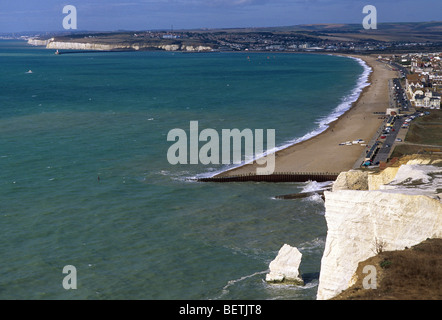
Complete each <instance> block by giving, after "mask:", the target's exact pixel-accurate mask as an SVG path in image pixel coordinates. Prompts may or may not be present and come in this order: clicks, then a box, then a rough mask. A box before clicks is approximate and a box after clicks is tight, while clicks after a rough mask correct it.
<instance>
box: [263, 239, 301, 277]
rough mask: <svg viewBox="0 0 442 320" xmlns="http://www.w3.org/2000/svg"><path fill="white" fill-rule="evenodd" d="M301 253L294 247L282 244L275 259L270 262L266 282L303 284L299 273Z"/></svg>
mask: <svg viewBox="0 0 442 320" xmlns="http://www.w3.org/2000/svg"><path fill="white" fill-rule="evenodd" d="M301 258H302V253H301V252H299V250H298V249H297V248H295V247H291V246H289V245H288V244H284V246H282V248H281V249H280V250H279V252H278V255H277V257H276V258H275V260H273V261H272V262H270V265H269V268H270V272H269V273H268V274H267V275H266V281H267V282H277V283H281V282H284V283H293V284H299V285H300V284H303V280H302V279H301V278H300V275H299V265H300V264H301Z"/></svg>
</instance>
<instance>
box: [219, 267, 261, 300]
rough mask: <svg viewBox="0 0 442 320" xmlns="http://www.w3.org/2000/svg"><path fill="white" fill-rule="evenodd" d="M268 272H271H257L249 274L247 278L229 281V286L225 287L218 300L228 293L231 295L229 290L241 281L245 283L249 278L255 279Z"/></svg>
mask: <svg viewBox="0 0 442 320" xmlns="http://www.w3.org/2000/svg"><path fill="white" fill-rule="evenodd" d="M268 272H269V270H265V271H258V272H255V273H252V274H249V275H247V276H243V277H241V278H238V279H234V280H229V281H228V282H227V284H226V285H225V286H224V287H223V289H222V292H221V294H220V295H219V297H218V298H217V299H221V298H222V297H223V296H225V295H226V294H228V293H229V290H228V289H229V288H230V287H231V286H234V285H235V284H237V283H238V282H241V281H244V280H246V279H249V278H252V277H255V276H257V275H260V274H264V273H268Z"/></svg>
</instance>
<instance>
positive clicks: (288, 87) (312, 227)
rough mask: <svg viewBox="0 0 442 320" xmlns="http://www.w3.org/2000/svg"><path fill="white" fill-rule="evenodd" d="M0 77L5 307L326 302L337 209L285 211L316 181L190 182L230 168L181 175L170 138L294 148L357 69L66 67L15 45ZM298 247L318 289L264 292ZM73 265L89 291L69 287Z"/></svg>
mask: <svg viewBox="0 0 442 320" xmlns="http://www.w3.org/2000/svg"><path fill="white" fill-rule="evenodd" d="M0 64H1V66H2V73H0V85H1V91H0V195H1V199H0V298H2V299H315V297H316V291H317V284H318V273H319V271H320V270H319V269H320V259H321V257H322V252H323V248H324V242H325V236H326V223H325V219H324V216H323V213H324V205H323V202H322V200H321V199H320V198H319V197H313V198H309V199H303V200H297V201H282V200H274V199H273V198H272V197H273V196H275V195H280V194H286V193H294V192H300V191H301V190H306V189H312V188H314V187H315V183H308V184H306V183H300V184H295V183H293V184H267V183H244V184H241V183H232V184H213V183H197V182H191V181H188V180H186V178H188V177H194V176H196V175H199V174H207V173H210V172H214V171H218V170H221V169H223V167H221V166H203V165H181V166H172V165H170V164H169V163H168V162H167V158H166V155H167V150H168V148H169V147H170V146H171V144H172V143H171V142H167V139H166V137H167V133H168V132H169V130H171V129H173V128H182V129H184V130H186V131H187V130H188V127H189V121H192V120H198V121H199V125H200V130H202V129H204V128H214V129H216V130H219V132H221V129H224V128H225V129H233V128H239V129H244V128H251V129H276V142H277V145H278V146H282V145H285V144H287V143H289V142H290V141H294V140H296V139H298V138H301V137H303V136H305V135H308V134H309V133H312V132H315V131H317V130H320V129H321V128H322V127H320V124H321V121H322V125H323V124H324V123H325V122H327V121H328V120H327V119H330V117H329V116H330V114H331V113H332V112H333V111H334V110H335V108H337V107H338V106H340V105H341V108H345V102H346V101H347V100H348V99H349V97H351V96H354V94H355V88H356V87H357V86H358V85H360V76H361V73H362V72H363V71H364V68H363V67H362V66H361V65H360V64H359V63H358V62H357V61H355V60H352V59H347V58H342V57H333V56H322V55H290V54H262V53H261V54H258V53H253V54H252V53H250V54H242V53H241V54H240V53H238V54H236V53H209V54H179V53H166V52H137V53H128V52H126V53H87V54H86V53H82V54H65V55H59V56H56V55H54V54H53V51H50V50H49V51H48V50H45V49H41V48H34V47H30V46H28V45H27V44H25V43H24V42H16V41H1V42H0ZM30 69H31V70H32V71H33V73H31V74H28V73H26V72H27V71H28V70H30ZM346 99H347V100H346ZM98 176H99V177H100V180H98ZM284 243H288V244H290V245H292V246H296V247H298V248H299V250H300V251H301V252H302V253H303V261H302V264H301V272H302V274H303V275H304V277H305V280H306V282H307V283H306V286H305V287H293V286H274V285H268V284H266V283H265V281H264V278H265V273H266V271H267V269H268V265H269V263H270V261H271V260H273V259H274V258H275V256H276V255H277V252H278V250H279V249H280V247H281V246H282V245H283V244H284ZM65 265H74V266H75V267H76V268H77V276H78V284H77V285H78V289H77V290H65V289H63V287H62V281H63V278H64V276H65V275H64V274H63V273H62V270H63V267H64V266H65Z"/></svg>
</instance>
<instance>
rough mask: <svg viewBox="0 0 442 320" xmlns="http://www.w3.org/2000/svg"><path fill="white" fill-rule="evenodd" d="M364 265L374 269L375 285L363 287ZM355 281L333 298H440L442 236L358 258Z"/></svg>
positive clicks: (441, 294)
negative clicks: (403, 248) (363, 258)
mask: <svg viewBox="0 0 442 320" xmlns="http://www.w3.org/2000/svg"><path fill="white" fill-rule="evenodd" d="M366 265H373V266H375V267H376V271H377V288H376V289H364V288H363V282H362V281H363V279H364V277H366V276H367V275H368V273H363V272H362V271H363V269H364V267H365V266H366ZM356 276H357V281H356V283H355V285H353V286H352V287H350V288H349V289H347V290H345V291H343V292H342V293H340V294H339V295H338V296H336V297H335V298H333V299H332V300H441V299H442V239H427V240H425V241H424V242H422V243H420V244H418V245H416V246H413V247H411V248H408V249H405V250H401V251H385V252H381V253H379V254H378V255H376V256H374V257H372V258H370V259H367V260H365V261H363V262H360V263H359V265H358V268H357V271H356Z"/></svg>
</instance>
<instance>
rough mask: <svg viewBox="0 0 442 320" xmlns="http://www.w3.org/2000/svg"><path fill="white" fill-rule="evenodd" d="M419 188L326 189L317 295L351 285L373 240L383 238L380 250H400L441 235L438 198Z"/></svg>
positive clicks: (327, 296)
mask: <svg viewBox="0 0 442 320" xmlns="http://www.w3.org/2000/svg"><path fill="white" fill-rule="evenodd" d="M398 191H399V192H398ZM417 191H418V189H416V188H415V189H414V192H415V194H404V192H403V190H397V192H394V190H385V191H383V190H379V191H356V190H340V191H334V192H327V191H326V192H325V193H324V194H325V209H326V212H325V218H326V221H327V228H328V231H327V240H326V244H325V249H324V253H323V257H322V260H321V272H320V277H319V286H318V293H317V299H319V300H324V299H330V298H332V297H334V296H336V295H337V294H339V293H340V292H341V291H343V290H345V289H347V288H349V287H350V286H351V285H353V284H354V283H353V281H354V278H353V275H354V273H355V271H356V269H357V266H358V263H359V262H360V261H364V260H366V259H368V258H370V257H372V256H374V255H376V253H377V252H376V243H379V242H382V243H383V245H384V247H383V250H384V251H391V250H403V249H405V247H411V246H414V245H416V244H419V243H420V242H422V241H424V240H426V239H427V238H441V237H442V204H441V202H440V201H439V200H438V199H434V198H432V197H429V196H427V195H422V194H417V193H418V192H417ZM421 191H422V190H421ZM424 191H427V190H424Z"/></svg>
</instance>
